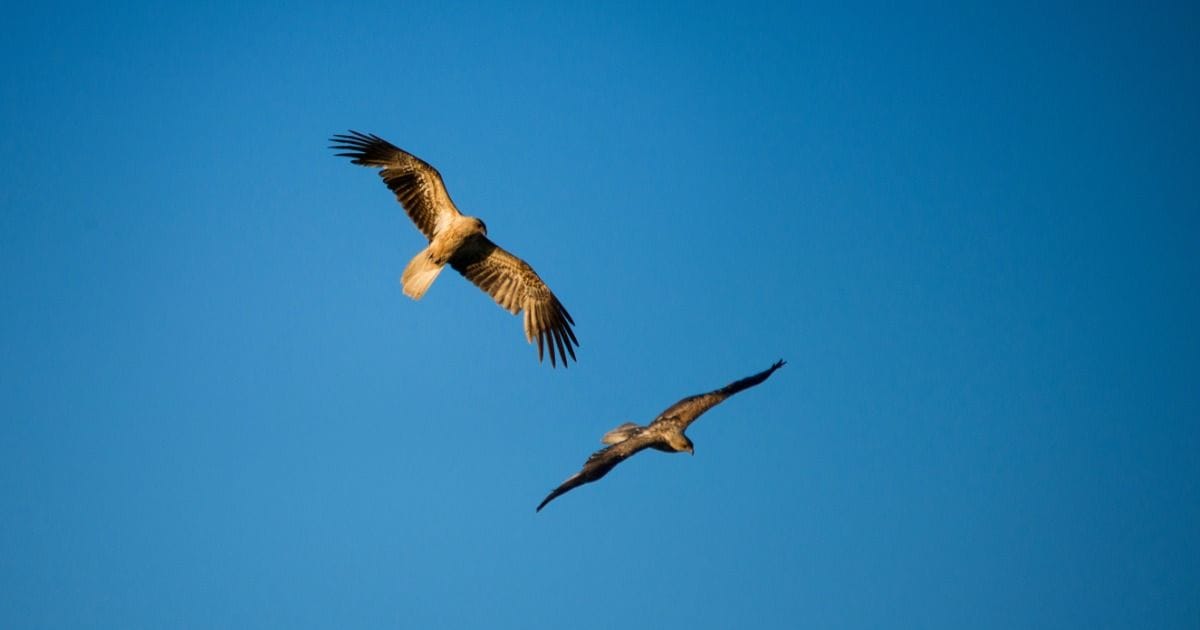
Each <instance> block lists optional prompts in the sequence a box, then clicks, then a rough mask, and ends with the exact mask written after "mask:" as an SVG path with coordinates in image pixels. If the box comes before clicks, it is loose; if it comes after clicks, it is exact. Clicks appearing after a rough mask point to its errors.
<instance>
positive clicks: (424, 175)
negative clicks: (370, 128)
mask: <svg viewBox="0 0 1200 630" xmlns="http://www.w3.org/2000/svg"><path fill="white" fill-rule="evenodd" d="M329 141H330V142H332V143H333V144H332V145H331V146H330V147H329V148H331V149H334V150H336V151H343V153H338V155H339V156H342V157H348V158H350V161H351V162H353V163H355V164H360V165H362V166H371V167H376V168H382V169H383V170H381V171H380V172H379V176H380V177H382V178H383V183H385V184H387V187H388V188H390V189H392V192H393V193H395V195H396V200H397V201H399V202H400V205H401V206H403V207H404V210H405V212H407V213H408V216H409V218H411V219H412V220H413V223H416V224H417V228H418V229H420V230H421V232H422V233H423V234H425V238H427V239H429V240H431V241H432V240H433V236H434V235H435V234H437V233H438V232H439V231H441V230H442V229H444V228H445V226H447V225H449V224H450V222H451V221H453V220H454V218H455V217H457V216H459V214H460V213H459V211H458V208H456V207H455V206H454V202H453V201H451V200H450V194H449V193H447V192H446V185H445V184H444V183H442V176H441V175H440V174H438V172H437V169H435V168H433V167H432V166H430V165H428V164H426V163H425V162H424V161H423V160H421V158H418V157H417V156H415V155H413V154H411V153H408V152H406V151H404V150H402V149H400V148H399V147H397V146H395V145H393V144H392V143H390V142H388V141H387V140H384V139H383V138H380V137H379V136H376V135H374V134H365V133H359V132H357V131H351V132H350V133H349V134H336V135H334V136H333V137H332V138H330V139H329Z"/></svg>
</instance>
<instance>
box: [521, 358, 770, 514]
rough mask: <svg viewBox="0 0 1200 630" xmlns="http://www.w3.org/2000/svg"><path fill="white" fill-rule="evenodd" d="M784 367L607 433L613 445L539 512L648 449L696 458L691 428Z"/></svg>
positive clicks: (591, 459) (595, 455) (593, 458)
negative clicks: (693, 424)
mask: <svg viewBox="0 0 1200 630" xmlns="http://www.w3.org/2000/svg"><path fill="white" fill-rule="evenodd" d="M784 364H785V362H784V361H783V360H782V359H781V360H779V361H776V362H775V364H774V365H772V366H771V367H769V368H767V369H765V370H763V371H762V372H759V373H758V374H755V375H753V376H747V377H746V378H743V379H740V380H737V381H734V382H732V383H730V384H728V385H726V386H725V387H722V388H721V389H717V390H713V391H711V392H708V393H707V394H698V395H696V396H688V397H687V398H684V399H683V400H681V401H679V402H677V403H675V404H674V405H671V406H670V407H668V408H667V410H666V411H664V412H662V413H660V414H658V417H657V418H655V419H654V421H653V422H651V423H650V424H648V425H646V426H639V425H637V424H634V423H632V422H626V423H625V424H622V425H620V426H618V427H617V428H615V429H613V430H612V431H609V432H608V433H605V434H604V437H603V438H601V439H600V441H601V442H603V443H604V444H608V445H609V446H606V447H604V448H602V449H600V450H598V451H596V452H595V453H592V456H591V457H589V458H588V459H587V461H586V462H584V464H583V470H580V471H579V472H577V473H575V474H574V475H571V476H570V477H569V478H567V480H566V481H564V482H563V483H562V485H560V486H559V487H557V488H555V489H554V490H553V491H552V492H551V493H550V494H549V495H547V496H546V498H545V499H543V500H542V502H541V504H539V505H538V506H537V510H536V511H538V512H541V511H542V508H544V507H546V504H547V503H549V502H551V501H553V500H554V499H555V498H557V497H559V496H561V495H562V494H564V493H566V492H569V491H571V490H573V489H575V488H578V487H579V486H582V485H583V484H585V483H591V482H593V481H596V480H598V479H600V478H601V477H603V476H604V475H607V474H608V471H610V470H612V469H613V468H614V467H616V465H617V464H620V463H621V462H623V461H625V460H626V459H628V458H629V457H631V456H632V455H634V454H636V453H638V452H640V451H642V450H644V449H647V448H652V449H655V450H659V451H664V452H667V453H683V452H687V453H691V454H693V455H695V454H696V451H695V449H694V448H693V446H692V441H691V440H690V439H688V436H686V435H684V431H687V428H688V426H689V425H691V424H692V423H693V422H695V421H696V418H699V417H700V415H701V414H703V413H704V412H705V411H708V410H709V409H712V408H713V407H714V406H716V405H717V404H719V403H720V402H722V401H724V400H725V399H726V398H729V397H730V396H732V395H734V394H736V393H738V392H740V391H742V390H745V389H749V388H751V387H754V386H755V385H758V384H759V383H762V382H763V381H765V380H767V378H768V377H769V376H771V374H773V373H774V372H775V370H778V369H779V368H781V367H783V366H784Z"/></svg>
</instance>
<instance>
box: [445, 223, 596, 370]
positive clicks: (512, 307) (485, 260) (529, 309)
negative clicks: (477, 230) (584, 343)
mask: <svg viewBox="0 0 1200 630" xmlns="http://www.w3.org/2000/svg"><path fill="white" fill-rule="evenodd" d="M450 266H451V267H454V270H455V271H457V272H458V273H461V274H462V275H463V276H464V277H466V278H467V279H468V280H470V281H471V282H473V283H475V286H477V287H479V288H480V289H483V290H484V291H485V292H486V293H487V294H488V295H490V296H492V299H494V300H496V303H497V304H499V305H500V306H502V307H503V308H505V309H506V310H508V312H510V313H512V314H514V315H516V314H517V313H519V312H521V311H522V310H524V311H525V339H526V340H527V341H529V342H530V343H532V342H533V340H534V339H537V346H538V361H541V360H542V355H543V348H544V347H549V349H550V365H555V352H554V350H555V347H557V348H558V358H559V359H562V363H563V367H566V365H567V355H568V354H569V355H570V356H571V358H572V359H574V358H575V349H574V347H573V346H578V345H579V340H578V339H576V338H575V332H574V331H573V330H571V326H572V325H574V324H575V320H573V319H571V314H570V313H568V312H567V309H566V308H565V307H564V306H563V305H562V303H561V302H559V301H558V298H557V297H554V293H553V292H551V291H550V287H548V286H546V283H545V282H542V279H541V278H540V277H538V275H537V273H536V272H535V271H534V270H533V267H530V266H529V264H528V263H526V262H525V261H524V260H521V259H520V258H517V257H516V256H513V255H512V254H510V253H508V252H506V251H504V249H503V248H501V247H500V246H498V245H496V244H495V243H493V242H492V241H491V240H489V239H488V237H486V236H484V235H482V234H475V235H473V236H471V237H470V238H468V239H467V240H466V241H465V242H463V244H462V246H461V247H459V248H458V251H456V252H455V253H454V256H452V257H451V258H450Z"/></svg>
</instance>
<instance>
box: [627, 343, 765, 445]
mask: <svg viewBox="0 0 1200 630" xmlns="http://www.w3.org/2000/svg"><path fill="white" fill-rule="evenodd" d="M784 365H786V362H785V361H784V360H783V359H780V360H779V361H776V362H775V363H774V365H772V366H771V367H769V368H767V369H765V370H763V371H762V372H759V373H758V374H754V375H751V376H747V377H746V378H743V379H739V380H736V381H734V382H732V383H730V384H728V385H726V386H725V387H722V388H721V389H716V390H713V391H711V392H708V393H707V394H697V395H695V396H688V397H687V398H684V399H683V400H681V401H679V402H677V403H675V404H674V405H671V406H670V407H668V408H667V410H666V411H664V412H662V413H660V414H658V417H657V418H655V419H654V422H652V423H650V426H651V427H654V425H661V424H669V425H671V426H672V427H673V428H674V429H676V430H678V431H683V430H684V429H686V428H687V427H688V425H690V424H691V423H693V422H695V421H696V418H699V417H700V415H701V414H703V413H704V412H705V411H708V410H709V409H712V408H713V407H715V406H716V405H717V404H719V403H721V402H722V401H724V400H725V399H726V398H729V397H730V396H732V395H734V394H736V393H738V392H740V391H742V390H745V389H749V388H751V387H754V386H755V385H758V384H759V383H762V382H763V381H765V380H767V378H768V377H769V376H771V375H772V374H774V373H775V370H778V369H779V368H781V367H783V366H784Z"/></svg>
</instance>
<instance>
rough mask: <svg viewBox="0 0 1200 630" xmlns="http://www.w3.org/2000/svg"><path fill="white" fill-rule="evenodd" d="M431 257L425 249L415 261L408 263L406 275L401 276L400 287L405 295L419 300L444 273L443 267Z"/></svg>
mask: <svg viewBox="0 0 1200 630" xmlns="http://www.w3.org/2000/svg"><path fill="white" fill-rule="evenodd" d="M444 266H445V265H444V264H442V265H439V264H437V263H436V262H434V261H433V260H432V259H431V258H430V257H429V250H428V249H423V250H421V251H420V253H418V254H417V255H416V256H413V259H412V260H410V261H409V262H408V266H407V267H405V268H404V273H403V274H402V275H401V276H400V285H401V286H402V287H403V288H404V295H407V296H408V297H410V298H412V299H414V300H419V299H421V296H423V295H425V291H427V290H429V285H431V284H433V281H434V280H436V279H437V277H438V274H439V273H441V272H442V267H444Z"/></svg>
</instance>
